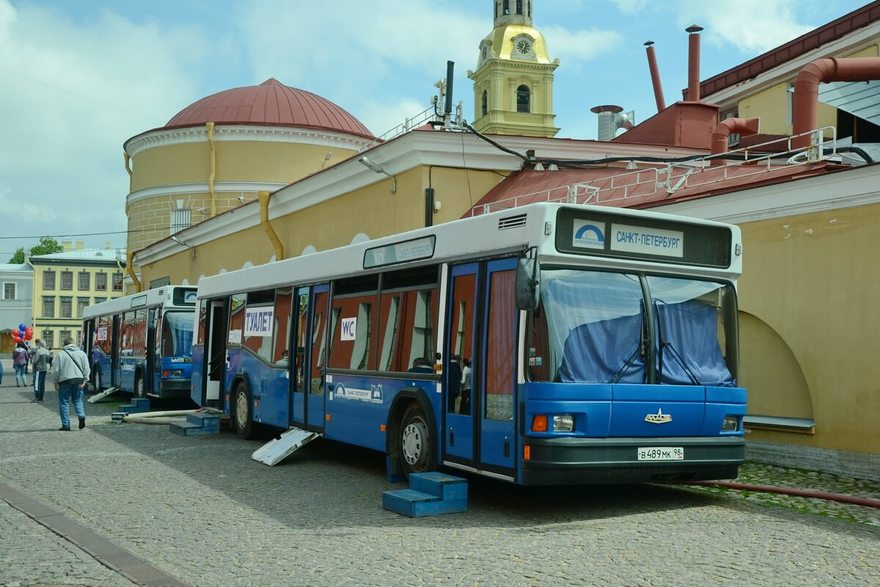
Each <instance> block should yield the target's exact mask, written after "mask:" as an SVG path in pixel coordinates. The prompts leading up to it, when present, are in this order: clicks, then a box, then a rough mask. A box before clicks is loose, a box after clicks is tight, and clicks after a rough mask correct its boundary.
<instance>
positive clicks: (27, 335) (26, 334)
mask: <svg viewBox="0 0 880 587" xmlns="http://www.w3.org/2000/svg"><path fill="white" fill-rule="evenodd" d="M33 337H34V333H33V332H32V331H30V330H29V331H28V332H25V333H24V339H25V340H30V339H32V338H33Z"/></svg>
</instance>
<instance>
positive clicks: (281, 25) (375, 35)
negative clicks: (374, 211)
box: [0, 0, 867, 263]
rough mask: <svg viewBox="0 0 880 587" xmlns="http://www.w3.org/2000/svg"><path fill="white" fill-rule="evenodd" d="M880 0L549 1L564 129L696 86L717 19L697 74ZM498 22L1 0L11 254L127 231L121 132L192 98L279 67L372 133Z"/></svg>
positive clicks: (0, 71)
mask: <svg viewBox="0 0 880 587" xmlns="http://www.w3.org/2000/svg"><path fill="white" fill-rule="evenodd" d="M865 4H867V2H862V1H853V0H834V1H831V2H829V1H828V0H712V1H711V2H710V1H708V0H613V1H612V0H535V1H534V23H533V24H534V26H535V27H536V28H538V29H539V30H540V31H541V32H542V33H543V34H544V36H545V39H546V40H547V44H548V47H549V49H550V53H551V56H552V57H558V58H559V60H560V62H561V64H560V66H559V68H558V69H557V70H556V81H555V85H554V110H555V112H556V115H557V117H556V123H557V126H559V127H561V129H562V130H561V131H560V133H559V135H558V136H560V137H573V138H587V139H589V138H595V137H596V119H595V115H593V114H592V113H590V108H591V107H593V106H596V105H599V104H618V105H620V106H623V107H624V109H625V110H627V111H629V110H634V111H635V116H636V119H637V121H640V120H644V119H646V118H648V117H649V116H651V115H653V114H654V113H655V112H656V107H655V103H654V96H653V91H652V87H651V80H650V77H649V74H648V66H647V60H646V58H645V50H644V46H643V43H644V42H645V41H647V40H653V41H654V42H655V43H656V44H655V49H656V51H657V60H658V64H659V69H660V74H661V77H662V80H663V90H664V94H665V97H666V102H667V103H671V102H673V101H675V100H676V99H680V97H681V89H682V88H684V87H685V86H686V85H687V33H685V32H684V29H685V28H686V27H687V26H688V25H690V24H694V23H696V24H699V25H701V26H703V27H704V29H705V30H704V32H703V36H702V39H703V43H702V51H701V60H702V68H701V78H702V79H705V78H708V77H710V76H712V75H715V74H717V73H720V72H722V71H724V70H726V69H729V68H730V67H733V66H735V65H737V64H739V63H742V62H743V61H746V60H748V59H750V58H752V57H754V56H756V55H758V54H760V53H762V52H764V51H767V50H769V49H772V48H773V47H776V46H778V45H780V44H782V43H784V42H786V41H789V40H791V39H793V38H794V37H797V36H798V35H800V34H803V33H805V32H807V31H808V30H810V29H812V28H815V27H817V26H821V25H823V24H825V23H827V22H830V21H831V20H834V19H835V18H838V17H840V16H842V15H844V14H846V13H848V12H851V11H853V10H855V9H857V8H859V7H860V6H863V5H865ZM491 29H492V1H491V0H329V1H327V0H325V1H323V2H314V1H307V0H0V263H3V262H6V261H7V260H8V259H9V257H10V256H12V254H13V253H14V252H15V250H16V249H17V248H18V247H22V246H24V247H25V248H29V247H30V246H32V245H34V244H36V243H37V242H38V240H39V237H40V236H42V235H47V236H52V237H54V238H56V239H58V240H59V241H64V240H68V241H83V242H84V243H85V244H86V246H88V247H104V246H105V244H107V243H109V244H110V245H111V246H112V247H119V248H121V247H124V246H125V234H124V232H125V229H126V220H125V196H126V194H127V193H128V176H127V174H126V172H125V170H124V168H123V151H122V145H123V143H124V142H125V140H126V139H128V138H130V137H132V136H134V135H136V134H139V133H141V132H143V131H146V130H149V129H152V128H156V127H160V126H163V125H164V124H165V123H167V122H168V120H169V119H170V118H172V117H173V116H174V115H175V114H176V113H177V112H179V111H180V110H182V109H183V108H184V107H186V106H187V105H189V104H191V103H192V102H194V101H196V100H198V99H200V98H203V97H205V96H208V95H210V94H213V93H215V92H218V91H222V90H225V89H229V88H234V87H240V86H249V85H255V84H259V83H261V82H263V81H265V80H266V79H268V78H270V77H274V78H276V79H278V80H279V81H281V82H282V83H284V84H287V85H290V86H294V87H297V88H301V89H303V90H308V91H310V92H314V93H317V94H319V95H321V96H323V97H325V98H327V99H329V100H331V101H333V102H335V103H336V104H338V105H339V106H341V107H343V108H345V109H346V110H348V111H349V112H351V113H352V114H353V115H354V116H356V117H357V118H358V119H359V120H361V121H362V122H363V123H364V124H365V125H366V126H367V127H368V128H369V129H370V130H371V131H372V132H373V133H374V134H377V135H381V134H382V133H384V132H385V131H387V130H389V129H390V128H392V127H394V126H395V125H397V124H400V123H402V122H403V121H404V119H405V118H407V117H410V116H413V115H415V114H417V113H419V112H421V111H422V110H424V109H425V108H426V107H427V106H428V105H429V104H430V99H431V96H432V95H433V94H435V93H436V89H435V87H434V83H435V82H436V81H437V80H439V79H440V78H442V77H444V76H445V75H446V62H447V60H452V61H454V62H455V79H454V90H453V94H454V100H455V102H456V103H458V102H459V101H461V102H463V107H464V116H465V118H466V119H467V120H468V121H470V120H473V103H472V102H473V90H472V86H471V82H470V80H468V79H467V70H468V69H473V68H474V67H475V65H476V59H477V46H478V44H479V42H480V40H481V39H482V38H483V37H485V36H486V35H487V34H488V33H489V32H490V31H491Z"/></svg>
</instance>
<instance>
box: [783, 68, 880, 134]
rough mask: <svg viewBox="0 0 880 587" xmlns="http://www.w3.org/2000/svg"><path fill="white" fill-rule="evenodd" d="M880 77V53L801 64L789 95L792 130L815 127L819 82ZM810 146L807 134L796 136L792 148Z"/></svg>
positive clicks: (798, 132)
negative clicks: (879, 55)
mask: <svg viewBox="0 0 880 587" xmlns="http://www.w3.org/2000/svg"><path fill="white" fill-rule="evenodd" d="M876 79H880V57H847V58H844V59H837V58H834V57H827V58H823V59H816V60H815V61H812V62H810V63H808V64H807V65H805V66H804V68H803V69H802V70H801V71H800V73H798V75H797V78H796V79H795V82H794V96H793V97H792V112H793V115H792V119H793V121H792V134H793V135H799V134H802V133H806V132H810V131H811V130H814V129H815V128H816V126H817V125H818V121H819V115H818V109H819V106H818V105H819V84H820V83H822V82H857V81H869V80H876ZM809 146H810V136H809V135H805V136H802V137H795V138H793V139H792V141H791V147H792V149H801V148H806V147H809Z"/></svg>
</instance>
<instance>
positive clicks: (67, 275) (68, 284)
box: [61, 271, 73, 291]
mask: <svg viewBox="0 0 880 587" xmlns="http://www.w3.org/2000/svg"><path fill="white" fill-rule="evenodd" d="M61 289H63V290H64V291H70V290H72V289H73V271H62V272H61Z"/></svg>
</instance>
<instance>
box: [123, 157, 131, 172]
mask: <svg viewBox="0 0 880 587" xmlns="http://www.w3.org/2000/svg"><path fill="white" fill-rule="evenodd" d="M122 155H123V157H124V158H125V172H126V173H128V177H131V155H129V154H128V152H126V151H123V152H122Z"/></svg>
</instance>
